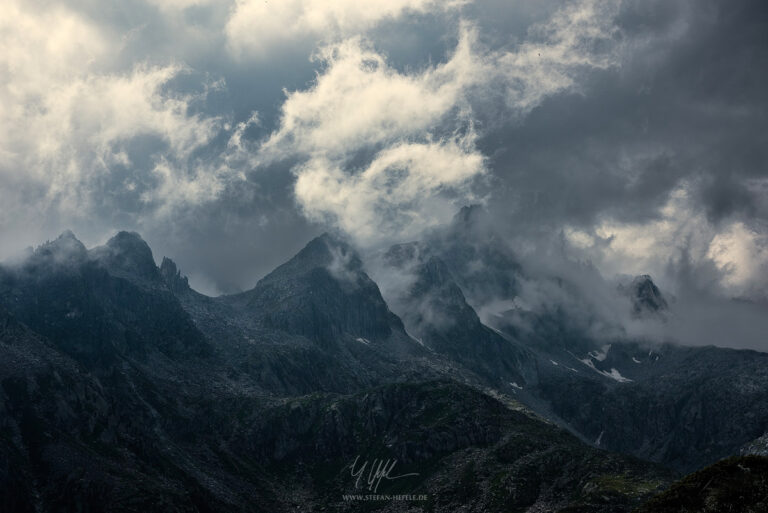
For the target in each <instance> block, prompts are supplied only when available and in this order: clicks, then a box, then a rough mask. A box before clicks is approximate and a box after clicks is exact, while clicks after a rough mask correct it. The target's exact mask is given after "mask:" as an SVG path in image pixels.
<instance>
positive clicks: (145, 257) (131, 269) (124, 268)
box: [90, 231, 160, 281]
mask: <svg viewBox="0 0 768 513" xmlns="http://www.w3.org/2000/svg"><path fill="white" fill-rule="evenodd" d="M90 254H91V257H92V258H93V259H94V260H97V261H99V262H100V263H101V264H102V265H104V267H106V268H107V270H108V271H109V272H110V273H112V274H114V275H116V276H122V277H125V278H128V279H136V278H138V279H140V280H149V281H159V280H160V273H159V271H158V269H157V265H155V259H154V257H153V256H152V250H151V249H150V248H149V245H148V244H147V243H146V242H145V241H144V239H142V238H141V235H139V234H138V233H136V232H126V231H121V232H118V233H117V235H115V236H114V237H112V238H111V239H109V240H108V241H107V243H106V245H104V246H99V247H97V248H93V249H92V250H91V251H90Z"/></svg>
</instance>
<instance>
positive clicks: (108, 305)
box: [0, 207, 768, 513]
mask: <svg viewBox="0 0 768 513" xmlns="http://www.w3.org/2000/svg"><path fill="white" fill-rule="evenodd" d="M484 215H485V214H484V212H483V211H482V209H480V208H477V207H473V208H465V209H462V211H461V212H459V213H458V214H457V215H456V217H455V219H454V221H453V223H452V224H451V225H450V226H448V227H446V228H444V229H441V230H437V231H434V232H432V233H430V234H428V235H427V236H425V238H424V239H423V240H420V241H412V242H405V243H402V244H397V245H394V246H392V247H390V248H388V249H386V250H384V251H381V252H379V253H378V254H374V255H365V258H364V257H363V256H361V255H360V254H359V253H358V252H357V251H356V250H355V249H354V248H353V247H352V246H351V245H350V244H348V243H347V242H345V241H344V240H343V238H341V237H338V236H335V235H331V234H324V235H321V236H320V237H317V238H315V239H313V240H311V241H310V242H309V243H308V244H307V245H306V246H305V247H304V249H302V250H301V251H300V252H299V253H298V254H296V255H295V256H294V257H293V258H291V259H290V260H289V261H287V262H286V263H284V264H283V265H281V266H279V267H277V268H276V269H275V270H274V271H272V272H271V273H269V274H268V275H266V276H265V277H264V278H262V279H261V280H260V281H259V282H258V283H257V284H256V285H255V287H253V288H252V289H250V290H247V291H245V292H242V293H238V294H233V295H224V296H219V297H209V296H206V295H203V294H200V293H198V292H196V291H195V290H193V289H192V288H191V287H190V285H189V282H188V280H187V278H186V277H185V276H184V275H183V273H182V272H181V271H180V270H179V269H178V266H177V265H176V264H175V263H174V262H173V261H172V260H171V259H169V258H163V259H162V261H161V264H160V266H157V265H156V262H155V259H154V256H153V254H152V251H151V249H150V247H149V246H148V245H147V244H146V242H144V241H143V240H142V238H141V237H140V236H139V235H138V234H136V233H131V232H120V233H118V234H116V235H115V236H114V237H113V238H111V239H110V240H109V241H108V242H107V243H106V244H105V245H103V246H99V247H95V248H91V249H87V248H86V247H85V246H84V245H83V244H82V243H81V242H80V241H78V240H77V238H76V237H75V236H74V234H72V233H71V232H65V233H63V234H62V235H61V236H59V237H58V238H57V239H55V240H53V241H50V242H47V243H45V244H43V245H41V246H40V247H38V248H37V249H35V250H33V251H31V252H29V254H27V255H26V256H25V257H24V258H22V259H20V260H19V261H15V262H12V263H6V264H3V265H2V266H0V386H1V388H0V510H2V511H20V512H27V511H29V512H33V511H62V512H64V511H67V512H69V511H78V512H96V511H126V512H127V511H227V512H229V511H269V512H272V511H276V512H279V511H359V510H360V509H365V510H381V511H459V510H461V511H520V512H524V511H562V512H611V513H613V512H622V511H632V510H634V509H635V508H641V507H642V508H644V509H642V511H671V510H670V509H664V508H665V507H667V508H668V507H671V506H669V504H670V501H671V502H672V503H673V504H677V505H679V504H681V503H684V502H685V501H689V502H690V501H692V500H694V498H690V497H688V495H691V493H690V489H691V486H693V485H690V483H696V482H698V481H697V480H701V479H702V477H701V476H707V479H708V480H710V481H712V482H714V483H715V484H717V483H719V482H720V481H718V479H720V477H718V476H722V480H723V481H722V482H723V483H725V484H724V485H723V489H727V490H730V489H731V488H732V486H731V487H730V488H729V485H728V483H732V481H733V477H732V476H733V473H734V472H737V470H736V471H735V470H734V465H737V466H738V465H742V463H743V462H747V463H748V464H749V465H752V466H753V467H754V468H756V469H759V468H762V467H761V465H763V466H765V462H764V460H763V458H764V456H765V452H764V447H765V443H764V438H765V437H764V436H763V435H764V434H765V433H766V432H767V431H768V354H766V353H762V352H757V351H746V350H734V349H724V348H720V347H714V346H706V347H688V346H682V345H678V344H676V343H675V342H674V340H657V339H652V338H650V337H638V336H633V335H631V334H629V333H628V332H626V331H622V329H621V322H619V320H617V322H616V324H617V326H611V327H610V329H603V330H599V331H596V330H595V325H596V323H599V322H603V323H604V322H605V321H603V320H601V319H600V317H599V316H598V315H597V314H596V313H594V312H591V311H590V309H589V308H588V307H587V306H585V305H589V301H588V298H586V297H584V294H585V292H584V287H582V286H580V285H579V282H578V280H581V279H582V277H575V276H568V275H560V276H542V275H541V274H537V273H534V272H531V271H529V269H527V268H526V266H525V265H523V264H522V263H521V261H520V259H519V258H518V256H517V254H516V252H515V251H514V249H513V248H511V247H510V246H509V245H508V244H507V243H506V242H505V240H504V239H503V238H502V237H500V236H498V235H497V234H496V233H494V231H493V229H492V228H490V227H489V224H488V223H486V222H485V221H484V218H483V216H484ZM531 287H536V288H537V289H536V290H546V291H554V292H555V294H553V297H563V298H567V299H568V301H562V302H559V303H558V302H550V303H540V304H535V305H534V304H524V302H523V301H522V299H521V298H524V297H529V296H530V294H526V293H524V292H525V291H527V290H530V289H531ZM616 297H618V298H624V299H625V301H624V300H622V301H624V302H621V301H619V303H620V304H621V305H624V306H626V318H627V319H639V320H643V319H650V320H652V321H653V322H658V323H662V324H663V323H664V322H665V318H666V317H667V316H670V315H672V312H671V307H670V305H671V303H672V302H673V301H672V298H668V297H667V296H666V295H665V294H664V292H663V291H662V290H660V289H659V288H658V287H657V286H656V285H655V284H654V282H653V280H652V278H651V277H650V276H647V275H646V276H638V277H635V278H634V279H632V280H629V281H628V282H627V283H626V284H623V285H622V286H621V287H619V288H618V289H617V290H616ZM569 302H570V303H569ZM568 304H576V305H578V306H579V307H580V308H582V310H584V311H585V312H587V313H586V314H585V315H579V316H577V315H575V314H574V310H573V308H571V307H568V306H567V305H568ZM584 319H587V320H588V322H587V321H584ZM761 451H763V452H761ZM740 453H744V454H745V455H744V456H739V454H740ZM747 454H756V455H750V456H748V455H747ZM729 457H731V458H732V459H729V460H725V461H726V462H730V463H718V464H716V463H717V462H718V461H719V460H722V459H724V458H729ZM733 458H736V459H733ZM738 458H742V459H741V460H740V459H738ZM740 462H742V463H740ZM747 463H744V464H745V465H746V464H747ZM712 464H716V465H715V466H714V467H708V468H705V467H707V466H708V465H712ZM377 465H378V467H377ZM382 465H383V466H384V468H388V469H389V470H388V471H386V472H384V471H380V472H378V477H376V476H377V473H376V472H372V469H373V468H377V469H379V470H381V468H382ZM737 468H738V467H737ZM750 468H751V467H750ZM361 469H362V470H361ZM701 469H704V470H701ZM697 471H698V472H697ZM691 472H697V473H695V474H693V475H692V476H689V477H688V478H686V480H684V481H681V482H680V483H678V484H674V485H673V483H674V481H675V480H676V479H678V478H680V477H682V476H683V475H684V474H688V473H691ZM702 472H703V473H704V474H702ZM755 472H757V470H756V471H755ZM753 481H754V482H751V484H750V486H753V487H757V488H756V489H760V488H759V487H760V486H763V487H765V482H764V480H763V481H760V482H757V481H759V480H753ZM708 486H709V485H708ZM686 487H687V488H686ZM661 492H664V494H665V495H658V496H657V497H656V498H653V499H651V498H652V497H654V496H656V495H657V494H659V493H661ZM686 493H687V494H688V495H686ZM371 494H376V495H378V494H381V495H387V496H392V495H396V496H400V497H399V499H401V500H392V497H388V498H387V499H386V500H372V499H370V498H368V499H366V498H365V496H370V495H371ZM753 496H754V497H753ZM718 497H719V498H718V500H720V501H721V504H726V505H727V504H733V503H734V501H737V502H738V501H739V500H743V501H745V504H746V502H750V501H751V503H755V504H759V501H760V500H764V494H763V495H760V493H754V494H752V495H749V496H746V495H745V496H744V497H742V498H741V499H738V498H733V497H731V496H730V495H724V496H722V497H720V496H718ZM665 501H666V502H665ZM675 501H677V502H675ZM729 501H730V502H729ZM750 507H752V506H750ZM754 507H755V508H756V509H754V511H759V507H760V506H759V505H758V506H754ZM654 508H656V509H654ZM692 510H693V509H692ZM712 511H715V510H712ZM745 511H746V509H745Z"/></svg>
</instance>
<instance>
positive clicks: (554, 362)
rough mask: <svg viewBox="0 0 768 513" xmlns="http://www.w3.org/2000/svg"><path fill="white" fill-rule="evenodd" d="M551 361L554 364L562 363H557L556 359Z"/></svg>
mask: <svg viewBox="0 0 768 513" xmlns="http://www.w3.org/2000/svg"><path fill="white" fill-rule="evenodd" d="M550 362H552V365H560V364H559V363H557V362H556V361H554V360H550Z"/></svg>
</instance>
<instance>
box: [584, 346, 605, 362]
mask: <svg viewBox="0 0 768 513" xmlns="http://www.w3.org/2000/svg"><path fill="white" fill-rule="evenodd" d="M610 350H611V344H606V345H604V346H603V347H602V348H601V349H600V351H590V352H589V353H587V354H589V356H591V357H592V358H594V359H595V360H597V361H598V362H602V361H605V359H606V358H608V351H610Z"/></svg>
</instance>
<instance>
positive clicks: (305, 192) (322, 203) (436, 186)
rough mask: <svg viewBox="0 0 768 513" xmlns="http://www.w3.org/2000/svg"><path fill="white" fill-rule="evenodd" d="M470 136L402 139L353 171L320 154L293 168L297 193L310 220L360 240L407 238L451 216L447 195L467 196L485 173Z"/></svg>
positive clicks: (450, 206) (451, 211) (480, 157)
mask: <svg viewBox="0 0 768 513" xmlns="http://www.w3.org/2000/svg"><path fill="white" fill-rule="evenodd" d="M484 169H485V168H484V166H483V157H482V156H481V155H480V154H479V153H478V152H477V151H475V150H474V149H473V148H472V138H471V137H468V138H465V139H461V140H458V141H457V140H450V141H440V142H433V143H401V144H398V145H395V146H392V147H389V148H386V149H385V150H382V151H381V152H379V153H378V154H377V155H376V156H375V158H374V159H373V161H372V162H371V163H370V164H369V165H368V166H367V167H366V168H365V169H363V170H360V171H358V172H357V173H355V174H353V175H351V176H350V175H349V174H348V173H347V172H346V171H344V170H342V169H341V168H339V167H338V163H336V162H333V161H331V160H329V159H327V158H324V157H313V158H311V159H310V160H309V161H308V162H307V163H306V164H304V165H302V166H301V167H300V168H299V169H297V170H296V172H297V175H298V178H297V182H296V188H295V192H296V197H297V199H298V201H299V203H300V204H301V205H302V206H303V209H304V212H305V213H306V214H307V215H308V217H310V218H311V219H315V220H321V221H325V222H330V223H332V224H337V225H338V226H339V227H340V228H341V229H342V230H344V231H345V232H347V233H349V234H351V235H353V236H354V237H355V238H356V240H357V241H358V242H360V243H363V244H370V243H374V242H376V241H380V240H382V239H385V240H388V239H390V238H398V237H400V238H405V239H407V238H409V237H413V236H416V235H418V234H419V233H420V232H421V231H423V230H424V229H426V228H428V227H431V226H436V225H438V224H440V223H442V222H443V221H445V219H446V218H448V217H450V216H451V215H453V213H454V212H455V206H454V204H453V201H452V198H451V195H455V194H458V195H459V196H461V197H462V198H467V197H469V196H471V194H472V193H471V190H470V188H469V183H470V180H471V179H472V178H474V177H476V176H478V175H480V174H482V173H483V172H484Z"/></svg>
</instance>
